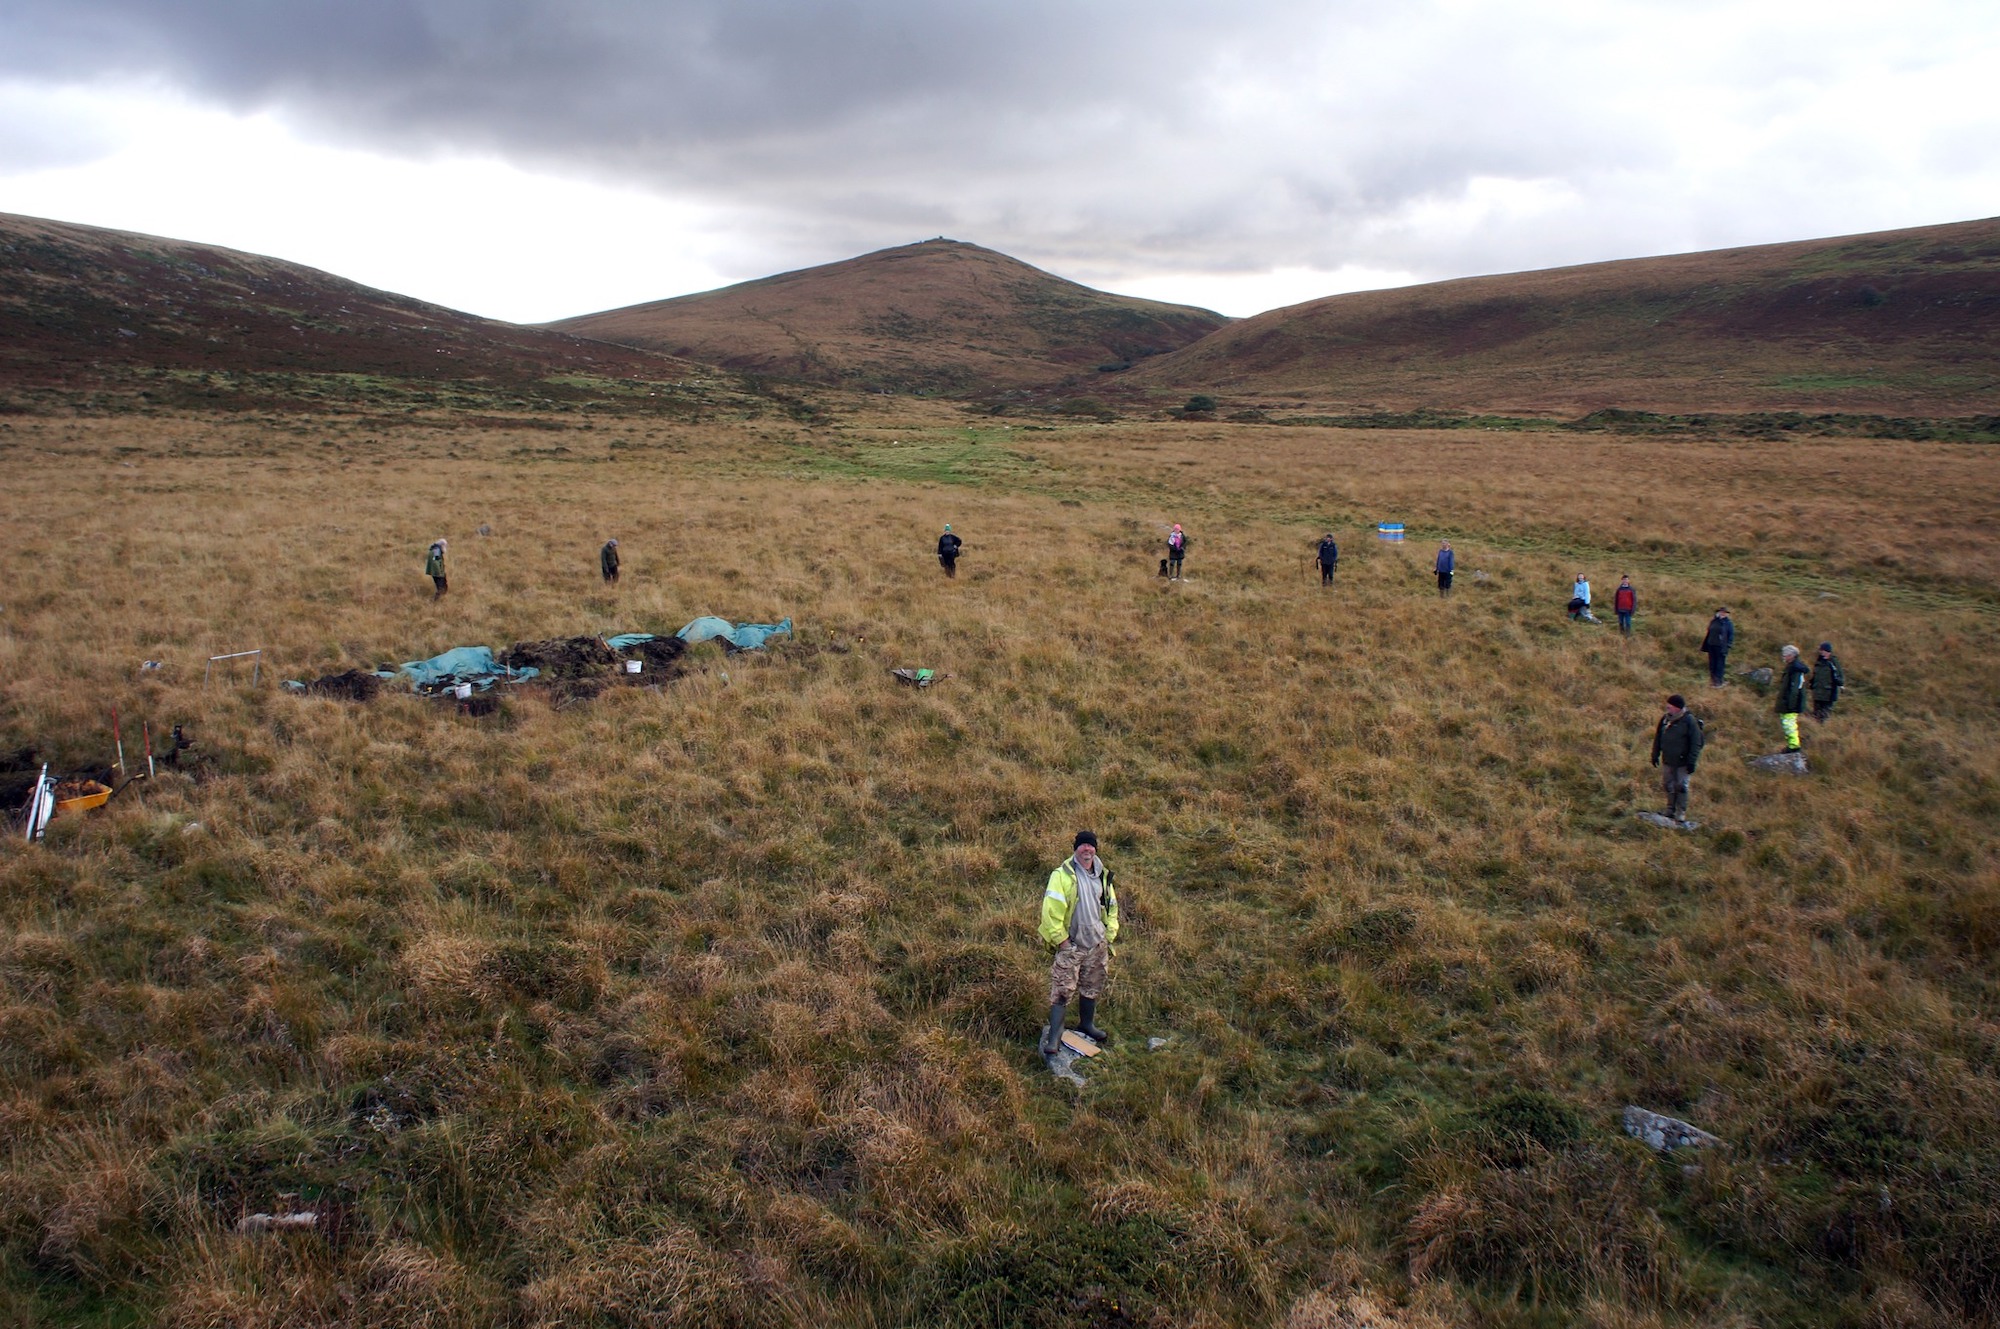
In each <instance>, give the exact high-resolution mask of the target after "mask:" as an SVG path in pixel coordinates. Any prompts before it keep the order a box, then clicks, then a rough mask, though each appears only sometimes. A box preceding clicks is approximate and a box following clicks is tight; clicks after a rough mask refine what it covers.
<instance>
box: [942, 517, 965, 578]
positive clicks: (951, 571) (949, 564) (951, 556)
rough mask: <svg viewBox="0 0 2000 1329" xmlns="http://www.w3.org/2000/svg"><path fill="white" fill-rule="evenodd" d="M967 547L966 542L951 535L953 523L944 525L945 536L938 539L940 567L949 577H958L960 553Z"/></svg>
mask: <svg viewBox="0 0 2000 1329" xmlns="http://www.w3.org/2000/svg"><path fill="white" fill-rule="evenodd" d="M964 547H965V541H963V540H961V539H959V538H958V537H957V536H955V535H953V534H952V533H951V523H950V522H946V523H945V524H944V534H943V535H940V536H939V537H938V566H939V567H941V568H943V569H944V575H945V576H947V577H956V576H957V575H958V551H959V550H961V549H963V548H964Z"/></svg>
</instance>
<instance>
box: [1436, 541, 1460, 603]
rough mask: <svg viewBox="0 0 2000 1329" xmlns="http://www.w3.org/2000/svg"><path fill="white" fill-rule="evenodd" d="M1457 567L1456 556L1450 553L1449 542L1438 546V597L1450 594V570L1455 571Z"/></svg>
mask: <svg viewBox="0 0 2000 1329" xmlns="http://www.w3.org/2000/svg"><path fill="white" fill-rule="evenodd" d="M1457 566H1458V556H1457V555H1456V554H1454V553H1452V552H1451V541H1449V540H1446V541H1445V542H1444V543H1443V544H1441V545H1439V546H1438V556H1437V564H1436V567H1437V575H1438V594H1439V595H1450V594H1451V574H1452V570H1453V569H1455V568H1456V567H1457Z"/></svg>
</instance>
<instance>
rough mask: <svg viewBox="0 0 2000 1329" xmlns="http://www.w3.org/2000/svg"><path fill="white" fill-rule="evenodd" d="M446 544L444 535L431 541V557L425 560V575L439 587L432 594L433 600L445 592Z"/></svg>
mask: <svg viewBox="0 0 2000 1329" xmlns="http://www.w3.org/2000/svg"><path fill="white" fill-rule="evenodd" d="M444 545H445V540H444V537H443V536H442V535H440V536H439V537H438V538H437V539H435V540H433V541H431V552H430V557H428V558H426V559H425V560H424V575H425V576H426V577H429V578H430V579H431V583H432V584H433V585H434V586H436V587H437V590H436V591H435V592H434V593H433V594H432V595H431V599H433V600H435V599H437V598H438V597H439V596H441V595H443V594H444V593H445V579H444Z"/></svg>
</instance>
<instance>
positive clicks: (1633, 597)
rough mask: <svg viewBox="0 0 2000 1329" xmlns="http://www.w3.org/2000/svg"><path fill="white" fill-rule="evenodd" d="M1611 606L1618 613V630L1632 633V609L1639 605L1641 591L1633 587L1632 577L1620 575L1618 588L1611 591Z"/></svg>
mask: <svg viewBox="0 0 2000 1329" xmlns="http://www.w3.org/2000/svg"><path fill="white" fill-rule="evenodd" d="M1611 607H1612V609H1614V610H1615V611H1617V614H1618V631H1619V633H1620V634H1622V635H1624V636H1627V637H1629V636H1631V635H1632V611H1633V610H1635V609H1637V608H1638V607H1639V592H1637V591H1635V590H1633V589H1632V579H1631V578H1630V577H1629V576H1628V577H1620V578H1619V579H1618V589H1617V590H1615V591H1613V592H1612V593H1611Z"/></svg>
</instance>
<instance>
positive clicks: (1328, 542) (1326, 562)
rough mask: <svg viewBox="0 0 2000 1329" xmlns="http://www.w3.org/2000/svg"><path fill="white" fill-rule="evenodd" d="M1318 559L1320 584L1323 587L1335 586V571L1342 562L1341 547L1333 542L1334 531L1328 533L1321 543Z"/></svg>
mask: <svg viewBox="0 0 2000 1329" xmlns="http://www.w3.org/2000/svg"><path fill="white" fill-rule="evenodd" d="M1318 559H1319V584H1320V585H1322V586H1331V585H1333V570H1334V568H1335V566H1336V565H1338V564H1339V562H1340V546H1339V545H1337V544H1335V543H1334V542H1333V532H1332V531H1328V532H1327V533H1326V538H1325V539H1324V540H1321V541H1320V542H1319V554H1318Z"/></svg>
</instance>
